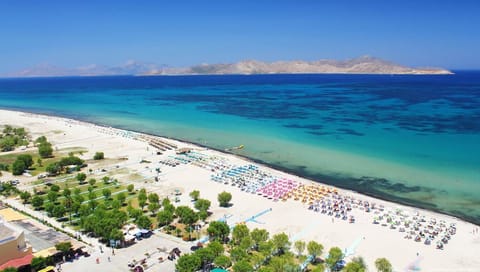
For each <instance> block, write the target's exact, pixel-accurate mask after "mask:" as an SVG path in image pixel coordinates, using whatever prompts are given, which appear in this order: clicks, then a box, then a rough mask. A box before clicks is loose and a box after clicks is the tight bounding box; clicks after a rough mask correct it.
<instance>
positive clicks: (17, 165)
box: [12, 160, 27, 176]
mask: <svg viewBox="0 0 480 272" xmlns="http://www.w3.org/2000/svg"><path fill="white" fill-rule="evenodd" d="M25 169H27V167H26V166H25V163H24V162H23V161H22V160H16V161H14V162H13V164H12V174H14V175H16V176H18V175H21V174H23V172H25Z"/></svg>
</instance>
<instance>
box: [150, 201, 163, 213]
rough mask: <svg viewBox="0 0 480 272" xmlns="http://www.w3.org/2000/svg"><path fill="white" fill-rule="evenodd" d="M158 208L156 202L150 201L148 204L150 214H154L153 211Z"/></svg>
mask: <svg viewBox="0 0 480 272" xmlns="http://www.w3.org/2000/svg"><path fill="white" fill-rule="evenodd" d="M159 208H160V205H159V204H158V202H152V203H149V204H148V210H149V211H150V212H151V213H152V216H154V214H155V212H156V211H157V210H158V209H159Z"/></svg>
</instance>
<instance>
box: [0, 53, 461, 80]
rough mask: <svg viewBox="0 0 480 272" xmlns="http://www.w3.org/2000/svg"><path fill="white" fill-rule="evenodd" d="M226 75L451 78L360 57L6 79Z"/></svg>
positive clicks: (99, 68) (102, 69) (85, 70)
mask: <svg viewBox="0 0 480 272" xmlns="http://www.w3.org/2000/svg"><path fill="white" fill-rule="evenodd" d="M227 74H242V75H251V74H419V75H431V74H439V75H443V74H452V72H450V71H448V70H445V69H441V68H411V67H406V66H402V65H399V64H395V63H392V62H388V61H385V60H382V59H378V58H374V57H369V56H363V57H359V58H355V59H350V60H345V61H338V60H318V61H301V60H298V61H276V62H262V61H258V60H246V61H240V62H236V63H221V64H201V65H195V66H191V67H185V68H171V67H168V66H167V65H161V66H158V65H155V64H152V63H143V62H138V61H128V62H126V63H125V64H123V65H120V66H115V67H108V66H103V65H96V64H92V65H88V66H82V67H77V68H63V67H58V66H54V65H48V64H43V65H38V66H35V67H32V68H28V69H24V70H21V71H18V72H16V73H12V74H8V75H6V76H8V77H49V76H107V75H227Z"/></svg>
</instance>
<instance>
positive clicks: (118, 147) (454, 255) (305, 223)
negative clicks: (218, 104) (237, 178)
mask: <svg viewBox="0 0 480 272" xmlns="http://www.w3.org/2000/svg"><path fill="white" fill-rule="evenodd" d="M5 124H10V125H14V126H21V127H26V128H27V129H28V131H29V133H30V134H31V135H32V136H33V138H36V137H38V136H41V135H45V136H46V137H47V138H48V140H49V141H50V142H52V143H53V145H54V147H55V148H56V149H58V150H59V151H62V150H63V152H65V153H68V152H69V150H71V149H69V148H73V147H81V148H83V149H87V150H88V152H87V153H85V154H84V155H83V158H84V159H90V158H92V157H93V154H94V153H95V152H96V151H103V152H104V153H105V156H106V158H107V160H105V161H101V162H90V165H89V168H91V169H93V170H95V171H96V174H99V173H101V172H99V170H100V169H102V168H105V169H107V168H108V169H109V170H112V171H113V172H114V173H115V174H114V176H115V178H118V179H119V180H120V181H122V182H128V183H131V182H134V183H135V184H136V187H137V188H139V187H146V188H147V189H148V190H149V191H155V192H157V193H158V194H159V195H161V196H172V194H173V192H174V191H175V189H178V190H180V191H181V192H183V194H182V195H181V196H180V197H179V199H180V202H179V203H177V205H192V203H191V201H190V199H189V197H188V193H189V192H190V191H192V190H194V189H198V190H200V192H201V197H202V198H206V199H209V200H211V201H212V207H211V211H212V212H213V215H212V217H213V219H219V218H221V217H224V216H225V215H227V217H228V220H227V222H228V223H229V224H233V223H235V222H242V221H244V220H245V219H247V218H249V217H251V216H253V215H255V214H257V213H259V212H261V211H264V210H266V209H270V208H271V209H272V211H271V212H267V213H266V214H264V215H263V216H261V217H259V218H258V219H257V221H258V222H248V223H247V225H248V226H249V227H250V229H253V228H265V229H267V230H269V231H270V233H271V234H273V233H278V232H282V231H283V232H285V233H287V234H288V235H289V236H290V239H291V240H292V241H294V240H304V241H309V240H316V241H318V242H320V243H322V244H323V245H324V247H325V250H326V251H327V250H328V249H329V248H330V247H332V246H338V247H340V248H342V249H349V248H350V249H353V248H355V250H354V251H352V255H351V256H349V257H347V260H348V259H350V258H351V257H353V256H362V257H364V258H365V260H366V262H367V264H368V267H369V270H370V271H375V268H374V261H375V259H376V258H379V257H386V258H387V259H389V260H390V261H391V262H392V264H393V266H394V268H395V270H396V271H408V270H409V267H411V266H412V264H415V265H417V266H418V267H420V268H421V270H422V271H480V258H478V256H476V255H478V253H480V234H474V233H472V230H473V229H474V228H477V227H478V226H475V225H473V224H470V223H467V222H464V221H462V220H459V219H457V218H453V217H450V216H446V215H442V214H438V213H433V212H429V211H425V210H419V209H414V208H411V207H406V206H402V205H398V204H394V203H390V202H386V201H381V200H377V199H374V198H371V197H368V196H364V195H361V194H358V193H355V192H351V191H346V190H339V194H340V195H343V196H352V197H353V198H355V199H357V200H360V199H361V200H366V201H369V202H370V203H372V202H373V203H376V204H377V205H380V204H383V205H384V206H385V207H386V208H387V209H391V210H396V209H401V210H403V211H404V212H406V213H409V214H414V213H415V212H419V213H420V215H425V216H426V219H427V221H428V220H429V219H430V218H436V220H437V222H439V221H440V220H445V221H446V222H447V225H449V224H450V223H456V228H457V233H456V234H455V235H453V236H452V239H451V240H450V241H449V242H448V244H446V245H445V248H444V250H438V249H436V248H435V242H434V243H432V244H431V245H425V244H424V243H423V240H422V242H414V241H413V240H408V239H404V238H403V237H404V236H405V233H400V232H399V231H398V229H397V230H391V229H389V228H388V227H382V226H380V225H374V224H372V220H373V216H374V214H373V213H366V212H365V211H362V210H360V209H353V211H352V213H351V215H354V216H355V218H356V222H355V223H354V224H350V223H348V222H347V221H343V220H340V219H337V218H335V219H334V222H332V217H331V216H327V215H325V214H321V213H315V212H313V211H311V210H308V207H307V205H306V204H303V203H301V202H298V201H293V200H288V201H286V202H282V201H278V202H274V201H272V200H269V199H267V198H264V197H261V196H257V195H254V194H249V193H246V192H242V191H241V190H240V189H239V188H237V187H233V186H230V185H224V184H221V183H216V182H214V181H211V180H210V175H211V172H210V171H208V170H206V169H204V168H200V167H198V166H194V165H192V164H187V165H179V166H177V167H169V166H164V165H161V164H159V163H158V161H160V160H165V159H168V158H169V157H168V156H173V155H174V152H173V151H169V152H166V153H164V154H163V155H161V156H158V155H156V154H155V149H154V148H153V147H151V146H149V145H148V144H147V143H146V142H144V141H140V140H136V139H134V138H135V137H138V136H140V135H139V134H136V133H131V132H126V131H123V130H117V129H112V128H103V127H99V126H96V125H93V124H88V123H84V122H79V121H75V120H69V119H64V118H58V117H50V116H43V115H35V114H29V113H21V112H14V111H5V110H0V125H5ZM165 141H168V142H170V143H174V144H176V145H178V146H179V147H185V146H190V147H193V148H195V149H197V150H199V152H201V153H202V154H206V155H217V156H219V157H222V158H224V159H225V160H226V161H227V162H229V163H231V164H234V165H246V164H250V163H251V162H248V161H246V160H244V159H241V158H238V157H235V156H232V155H227V154H223V153H220V152H217V151H213V150H206V149H203V148H200V147H195V146H193V145H191V144H186V143H181V142H177V141H173V140H170V139H168V140H165ZM14 152H18V151H14ZM122 158H123V159H124V160H121V159H122ZM126 158H128V159H126ZM125 159H126V160H125ZM142 159H145V160H149V161H151V162H152V163H140V161H141V160H142ZM116 166H118V169H117V168H116ZM157 167H160V168H161V170H162V173H161V174H160V175H159V176H158V177H159V182H155V181H154V180H153V177H155V176H156V175H157V174H156V172H155V170H154V169H155V168H157ZM124 168H127V169H128V170H129V171H124ZM260 168H261V169H262V170H263V171H266V172H269V173H272V174H274V175H277V176H281V177H287V178H291V179H293V180H296V181H301V182H303V183H311V181H308V180H305V179H302V178H299V177H295V176H292V175H288V174H285V173H281V172H279V171H276V170H272V169H269V168H267V167H265V166H260ZM131 173H137V174H135V175H132V174H131ZM10 178H11V176H10V175H9V174H7V173H5V172H4V175H3V176H2V177H1V179H2V180H8V179H10ZM20 179H21V181H22V185H21V186H22V187H23V188H27V189H28V188H31V185H30V181H32V180H36V178H35V177H31V178H28V177H20ZM222 191H228V192H230V193H232V195H233V199H232V203H233V206H232V207H229V208H221V207H219V206H218V202H217V201H216V198H217V195H218V193H220V192H222ZM355 245H356V246H355ZM417 253H418V255H419V256H418V257H417Z"/></svg>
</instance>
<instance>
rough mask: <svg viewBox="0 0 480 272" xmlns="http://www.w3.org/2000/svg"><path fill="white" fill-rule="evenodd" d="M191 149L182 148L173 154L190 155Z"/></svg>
mask: <svg viewBox="0 0 480 272" xmlns="http://www.w3.org/2000/svg"><path fill="white" fill-rule="evenodd" d="M192 150H193V148H190V147H182V148H178V149H177V150H175V153H177V154H179V155H180V154H187V153H190V151H192Z"/></svg>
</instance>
